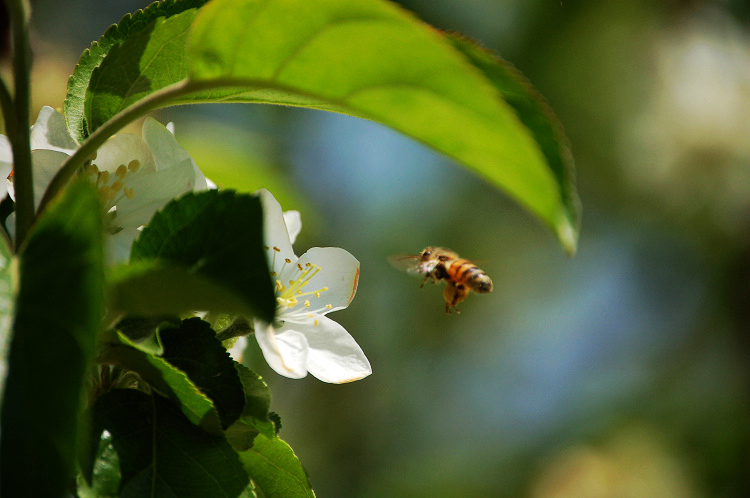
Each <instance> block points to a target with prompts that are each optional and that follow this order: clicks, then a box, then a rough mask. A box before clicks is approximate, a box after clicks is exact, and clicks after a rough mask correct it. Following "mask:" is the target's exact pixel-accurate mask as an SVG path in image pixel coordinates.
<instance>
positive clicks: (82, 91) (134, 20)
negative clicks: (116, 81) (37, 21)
mask: <svg viewBox="0 0 750 498" xmlns="http://www.w3.org/2000/svg"><path fill="white" fill-rule="evenodd" d="M206 1H207V0H163V1H161V2H154V3H152V4H151V5H149V6H148V7H146V8H145V9H143V10H138V11H136V12H134V13H133V14H127V15H126V16H125V17H123V18H122V20H121V21H120V22H119V23H117V24H113V25H112V26H110V27H109V29H107V31H106V32H105V33H104V35H102V37H101V38H100V39H99V40H98V41H96V42H94V43H92V44H91V47H89V48H87V49H86V50H84V51H83V54H81V58H80V59H79V60H78V65H76V68H75V71H73V74H72V75H71V76H70V79H69V80H68V94H67V96H66V98H65V120H66V122H67V124H68V129H69V130H70V133H71V135H72V136H73V137H75V138H76V139H77V140H78V141H79V142H81V141H83V140H84V139H85V138H86V136H87V135H88V127H87V125H86V122H85V119H84V102H85V99H86V90H87V89H88V86H89V79H90V78H91V74H92V73H93V71H94V69H96V68H97V67H98V66H99V64H101V63H102V61H103V60H104V58H105V57H106V56H107V54H109V51H110V50H111V49H112V48H113V47H115V46H117V45H119V44H120V43H122V42H123V41H124V40H125V39H128V38H132V37H133V36H135V35H136V34H137V33H140V32H141V31H143V30H144V29H147V28H149V27H150V25H151V23H152V22H154V21H155V20H156V19H159V18H164V17H170V16H173V15H176V14H179V13H181V12H184V11H187V10H190V9H194V8H196V7H200V6H201V5H203V4H205V3H206Z"/></svg>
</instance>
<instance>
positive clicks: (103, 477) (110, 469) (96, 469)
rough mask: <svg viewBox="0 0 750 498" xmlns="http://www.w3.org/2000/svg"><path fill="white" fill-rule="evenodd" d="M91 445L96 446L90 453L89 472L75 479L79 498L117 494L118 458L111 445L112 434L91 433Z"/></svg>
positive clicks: (118, 483) (118, 478)
mask: <svg viewBox="0 0 750 498" xmlns="http://www.w3.org/2000/svg"><path fill="white" fill-rule="evenodd" d="M92 436H93V443H94V444H93V446H94V447H95V448H96V449H95V451H94V452H93V453H92V455H91V458H92V460H93V462H92V464H91V465H88V472H89V474H88V475H87V476H86V479H88V482H90V483H91V485H90V486H89V484H88V482H86V481H85V480H84V476H83V475H79V476H78V479H77V484H78V496H79V497H80V498H99V497H101V496H117V490H118V489H119V488H120V480H121V476H120V459H119V458H118V456H117V452H116V451H115V449H114V447H113V446H112V435H111V434H109V433H104V434H101V437H100V435H99V434H93V435H92Z"/></svg>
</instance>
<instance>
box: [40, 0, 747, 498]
mask: <svg viewBox="0 0 750 498" xmlns="http://www.w3.org/2000/svg"><path fill="white" fill-rule="evenodd" d="M147 3H148V2H144V1H125V0H122V1H115V0H110V1H107V2H100V1H96V0H85V1H84V0H79V1H71V0H68V1H66V2H59V1H53V0H47V1H41V0H40V1H32V4H33V7H34V17H33V26H34V47H35V55H36V66H35V75H34V78H35V79H34V81H33V83H34V85H35V86H34V105H35V107H36V109H35V110H34V111H33V112H34V113H36V112H37V110H38V108H39V107H41V106H42V105H53V106H58V107H59V106H61V103H62V99H63V97H64V91H65V84H66V78H67V75H68V74H70V73H71V72H72V70H73V67H74V65H75V62H76V60H77V58H78V56H79V54H80V52H81V51H82V50H83V49H84V48H86V47H87V46H88V45H89V43H90V42H91V41H93V40H94V39H97V38H98V37H99V36H100V35H101V34H102V33H103V32H104V30H105V29H106V28H107V26H109V25H110V24H112V23H114V22H117V21H118V20H119V19H120V18H121V17H122V15H124V14H125V13H127V12H132V11H134V10H136V9H137V8H141V7H144V6H145V5H147ZM400 3H402V4H403V5H404V7H405V8H407V9H409V10H412V11H414V12H415V13H416V14H417V15H418V16H419V17H421V18H422V19H424V20H426V21H427V22H429V23H431V24H433V25H434V26H436V27H438V28H441V29H446V30H458V31H461V32H463V33H466V34H468V35H470V36H472V37H474V38H477V39H479V40H481V41H482V42H483V43H484V44H485V45H486V46H488V47H490V48H492V49H494V50H496V51H498V53H499V54H501V55H502V56H504V57H505V58H507V59H508V60H510V61H511V62H513V63H514V64H515V65H516V66H517V67H518V68H519V69H520V70H521V71H523V72H524V74H526V76H527V77H528V78H529V79H530V80H531V81H532V82H533V84H534V85H535V86H536V87H537V88H538V89H539V90H540V91H541V93H542V94H543V95H545V97H546V98H547V100H548V101H549V103H550V104H551V106H552V107H553V109H555V111H556V112H557V114H558V115H559V117H560V119H561V120H562V122H563V124H564V126H565V128H566V131H567V133H568V135H569V137H570V141H571V145H572V150H573V154H574V156H575V158H576V163H577V175H578V186H579V191H580V195H581V198H582V201H583V206H584V220H583V228H582V232H581V241H580V249H579V253H578V255H577V256H576V257H575V258H573V259H568V258H567V257H566V256H565V255H564V253H563V251H562V250H561V249H560V248H559V247H558V245H557V243H556V241H555V240H554V239H553V237H552V235H551V234H550V233H548V232H547V230H546V229H545V228H543V227H542V226H541V224H540V223H538V222H537V221H535V220H534V219H533V218H532V217H531V216H530V215H529V214H527V213H526V212H524V211H522V210H521V209H520V208H518V207H517V206H515V205H514V204H513V203H512V202H510V201H509V200H508V199H507V198H506V197H505V196H504V195H503V194H501V193H498V192H496V191H494V190H493V189H492V188H490V187H489V186H488V185H486V184H484V183H483V182H482V181H481V180H479V179H478V178H476V177H474V176H473V175H472V174H470V173H468V172H467V171H465V170H463V169H462V168H460V167H458V166H456V165H455V164H453V163H451V162H450V161H448V160H447V159H445V158H443V157H440V156H438V155H436V154H434V153H432V152H430V151H427V150H426V149H424V148H423V147H421V146H420V145H418V144H416V143H413V142H411V141H409V140H407V139H406V138H403V137H401V136H399V135H397V134H395V133H393V132H391V131H390V130H388V129H385V128H383V127H381V126H379V125H376V124H373V123H370V122H366V121H361V120H356V119H353V118H349V117H344V116H337V115H331V114H325V113H322V112H313V111H305V110H297V109H287V108H280V107H267V106H252V105H244V106H241V105H231V106H194V107H184V108H173V109H169V110H164V111H160V112H158V113H157V115H156V117H157V118H158V119H160V120H161V121H163V122H167V121H174V122H175V124H176V135H177V139H178V140H179V141H180V142H181V143H182V145H183V146H184V147H185V148H186V149H187V150H188V151H189V152H190V153H191V154H193V156H194V158H195V159H196V161H197V162H198V165H199V166H200V167H201V168H202V169H203V170H204V172H206V174H207V175H208V176H209V177H211V178H213V179H214V180H215V181H216V182H217V183H219V184H221V185H223V186H224V187H227V188H236V189H238V190H244V191H254V190H255V189H257V188H259V187H267V188H268V189H269V190H271V191H272V192H273V193H274V194H275V195H276V196H277V198H278V199H279V200H280V202H281V203H282V206H283V207H284V208H285V209H299V210H300V211H301V212H302V219H303V231H302V234H301V236H300V238H299V239H298V241H297V244H296V249H297V253H298V254H302V253H303V252H304V251H305V250H306V249H307V248H309V247H312V246H318V245H323V246H339V247H343V248H345V249H347V250H348V251H350V252H351V253H352V254H354V255H355V257H357V258H358V259H359V260H360V262H361V280H360V286H359V290H358V293H357V297H356V299H355V300H354V301H353V303H352V305H351V306H350V307H349V308H348V309H347V310H344V311H339V312H337V313H335V314H333V315H331V317H332V318H334V319H335V320H337V321H339V322H340V323H341V324H343V325H344V326H345V327H346V328H347V329H348V330H349V332H350V333H351V334H352V335H353V336H354V337H355V338H356V339H357V341H358V342H359V344H360V345H361V346H362V348H363V349H364V350H365V352H366V353H367V355H368V357H369V359H370V361H371V363H372V366H373V375H372V376H371V377H369V378H367V379H365V380H362V381H360V382H356V383H354V384H350V385H343V386H334V385H327V384H323V383H321V382H319V381H317V380H316V379H314V378H307V379H304V380H289V379H286V378H282V377H280V376H278V375H277V374H275V373H274V372H272V371H270V370H269V369H268V368H267V367H266V366H265V363H264V361H263V359H262V356H261V355H260V354H259V352H258V348H257V345H256V344H255V343H254V341H253V342H252V344H251V347H250V349H249V350H248V358H247V362H248V363H249V364H250V365H251V366H252V367H253V368H255V369H256V370H258V371H259V372H260V373H261V374H263V375H264V376H265V378H266V380H267V381H268V383H269V384H270V386H271V389H272V392H273V395H274V401H273V406H272V408H273V409H274V410H275V411H277V412H278V413H280V414H281V416H282V419H283V429H282V432H281V435H282V437H283V438H284V439H286V440H287V441H288V442H289V443H290V444H291V445H292V447H293V448H294V449H295V451H296V452H297V454H298V455H299V456H300V458H301V460H302V462H303V463H304V465H305V466H306V468H307V470H308V472H309V473H310V478H311V481H312V483H313V486H314V488H315V489H316V491H317V494H318V496H320V497H352V496H357V497H383V496H388V497H390V496H393V497H399V496H409V497H458V496H461V497H464V496H466V497H469V496H531V497H646V496H649V497H650V496H654V497H655V496H659V497H662V496H680V497H702V496H711V497H739V496H748V495H750V458H749V456H750V454H749V452H748V449H749V447H750V444H749V443H750V429H749V426H748V417H749V416H750V397H749V396H748V393H749V391H748V382H749V381H750V367H749V365H750V364H749V363H748V354H749V353H750V342H749V341H748V337H749V336H748V332H749V330H750V2H747V0H735V1H731V0H725V1H720V0H714V1H700V0H694V1H688V0H683V1H679V0H640V1H639V0H633V1H624V2H623V1H569V0H563V1H560V0H555V1H547V0H421V1H420V0H404V1H402V2H400ZM352 43H356V40H352ZM34 115H35V114H34ZM426 245H443V246H447V247H451V248H453V249H454V250H456V251H458V252H459V253H460V254H461V255H463V256H466V257H469V258H471V259H474V260H476V261H477V262H478V263H479V264H480V266H481V267H482V268H483V269H484V270H485V271H486V272H487V273H488V274H489V275H490V276H492V278H493V280H494V283H495V291H494V292H493V293H492V294H489V295H483V296H478V295H472V296H470V298H469V299H468V300H467V301H466V302H464V303H462V304H461V306H460V309H461V311H462V313H461V314H460V315H446V314H445V313H444V312H443V302H442V297H441V289H440V288H438V287H433V286H431V285H427V286H425V288H424V289H422V290H420V289H419V283H420V282H419V280H418V279H414V278H411V277H409V276H408V275H407V274H405V273H401V272H398V271H397V270H395V269H393V268H392V267H391V266H390V265H389V264H388V262H387V259H388V256H390V255H392V254H397V253H408V252H418V251H420V250H421V249H422V248H423V247H424V246H426Z"/></svg>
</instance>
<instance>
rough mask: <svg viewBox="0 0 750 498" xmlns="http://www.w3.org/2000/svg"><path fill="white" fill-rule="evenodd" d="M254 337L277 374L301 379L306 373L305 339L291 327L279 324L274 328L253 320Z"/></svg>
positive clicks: (306, 349) (306, 347)
mask: <svg viewBox="0 0 750 498" xmlns="http://www.w3.org/2000/svg"><path fill="white" fill-rule="evenodd" d="M255 338H256V339H257V340H258V345H259V346H260V349H261V351H263V356H264V357H265V358H266V361H267V362H268V364H269V365H270V366H271V368H273V370H274V371H275V372H276V373H278V374H279V375H283V376H284V377H289V378H291V379H301V378H302V377H305V376H306V375H307V368H306V367H305V362H306V359H307V351H308V345H307V339H306V338H305V335H304V334H302V333H301V332H298V331H297V330H294V329H293V328H289V327H286V326H285V325H284V326H281V327H280V328H278V329H275V328H274V327H273V326H272V325H266V324H263V323H261V322H259V321H257V320H256V321H255Z"/></svg>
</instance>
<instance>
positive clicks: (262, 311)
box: [130, 190, 276, 322]
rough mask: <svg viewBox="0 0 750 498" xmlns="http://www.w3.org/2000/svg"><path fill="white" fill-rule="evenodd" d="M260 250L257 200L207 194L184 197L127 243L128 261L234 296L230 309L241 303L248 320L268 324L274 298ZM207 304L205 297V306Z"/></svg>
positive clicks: (260, 218) (231, 194) (232, 194)
mask: <svg viewBox="0 0 750 498" xmlns="http://www.w3.org/2000/svg"><path fill="white" fill-rule="evenodd" d="M263 247H264V246H263V214H262V208H261V204H260V199H259V198H258V197H256V196H253V195H247V194H237V193H235V192H232V191H226V190H225V191H217V190H209V191H206V192H200V193H192V194H188V195H185V196H183V197H181V198H180V199H177V200H176V201H172V202H170V203H169V204H167V205H166V206H165V207H164V208H163V209H162V210H161V211H160V212H158V213H157V214H156V215H154V218H153V219H152V220H151V222H150V223H149V224H148V225H147V226H146V227H145V228H144V229H143V232H142V233H141V235H140V237H139V238H138V239H137V240H136V241H135V242H134V243H133V246H132V249H131V255H130V258H131V261H134V262H140V261H144V260H161V261H164V262H167V263H168V264H172V265H178V266H181V267H183V268H185V269H188V270H189V271H190V272H192V273H195V274H197V275H200V276H201V277H204V278H205V279H207V281H209V282H212V283H213V284H215V285H216V286H221V287H223V288H224V289H225V294H228V293H232V294H234V295H236V296H237V298H235V299H234V300H233V301H232V303H236V302H237V301H238V300H239V299H241V300H242V302H244V303H245V309H251V310H253V313H252V314H253V315H254V316H257V317H258V318H260V319H262V320H265V321H267V322H271V321H272V320H273V317H274V313H275V311H276V298H275V296H274V290H273V285H272V283H271V276H270V275H271V274H270V270H269V269H268V264H267V262H266V252H265V250H264V248H263ZM189 292H190V291H189V290H187V291H186V293H189ZM211 302H215V300H214V299H213V298H212V297H211V296H208V295H207V296H206V303H207V304H209V303H211ZM195 309H209V310H211V309H210V308H209V307H199V308H195ZM211 311H213V310H211ZM216 311H231V310H230V309H217V310H216Z"/></svg>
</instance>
